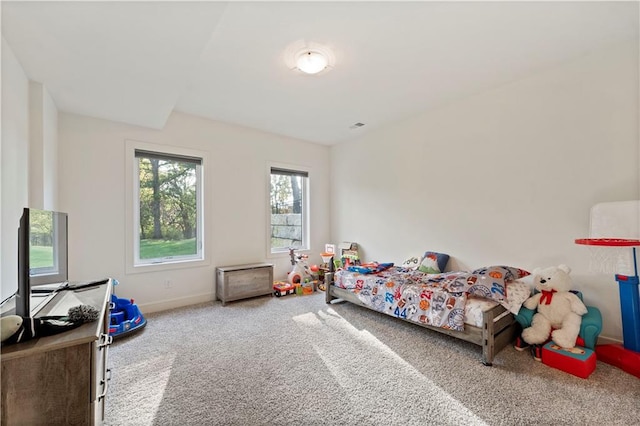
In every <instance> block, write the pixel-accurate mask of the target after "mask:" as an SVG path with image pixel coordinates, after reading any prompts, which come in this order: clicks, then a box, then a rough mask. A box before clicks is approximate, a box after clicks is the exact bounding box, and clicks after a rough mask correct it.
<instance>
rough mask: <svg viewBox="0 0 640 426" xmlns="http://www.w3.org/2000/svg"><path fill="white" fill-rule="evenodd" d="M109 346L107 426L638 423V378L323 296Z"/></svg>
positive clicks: (199, 310) (221, 312) (186, 317)
mask: <svg viewBox="0 0 640 426" xmlns="http://www.w3.org/2000/svg"><path fill="white" fill-rule="evenodd" d="M146 317H147V320H148V324H147V326H146V328H145V329H143V330H142V331H141V332H139V333H138V334H135V335H131V336H127V337H123V338H121V339H120V340H116V341H115V342H114V344H113V345H112V346H111V350H110V354H109V356H110V360H109V364H110V367H111V369H112V379H111V382H110V387H109V393H108V396H107V402H106V409H107V416H106V424H107V425H136V426H137V425H396V424H397V425H485V424H486V425H552V424H553V425H569V424H571V425H574V424H582V425H625V426H628V425H639V424H640V379H637V378H636V377H634V376H632V375H629V374H627V373H625V372H623V371H621V370H619V369H617V368H615V367H612V366H610V365H607V364H604V363H602V362H598V364H597V368H596V371H595V372H594V373H593V374H592V375H591V376H590V377H589V378H588V379H586V380H585V379H580V378H577V377H574V376H572V375H570V374H567V373H563V372H561V371H559V370H555V369H553V368H550V367H547V366H545V365H543V364H541V363H538V362H536V361H534V360H533V358H531V356H530V355H529V353H528V352H517V351H515V350H514V349H513V348H511V347H508V348H506V349H504V350H503V351H501V352H500V353H498V354H497V356H496V358H495V360H494V366H493V367H486V366H484V365H482V363H481V362H480V359H481V351H480V348H479V347H478V346H474V345H472V344H469V343H466V342H462V341H459V340H456V339H453V338H451V337H448V336H445V335H441V334H439V333H435V332H431V331H429V330H425V329H422V328H420V327H418V326H414V325H412V324H408V323H405V322H402V321H399V320H397V319H394V318H392V317H388V316H385V315H383V314H380V313H377V312H372V311H369V310H366V309H363V308H360V307H357V306H354V305H351V304H348V303H338V304H333V305H327V304H325V303H324V293H322V292H318V293H315V294H313V295H310V296H295V295H291V296H286V297H283V298H275V297H261V298H256V299H249V300H244V301H238V302H233V303H228V304H227V306H224V307H223V306H222V305H221V304H220V302H215V303H208V304H201V305H195V306H191V307H187V308H181V309H176V310H171V311H166V312H161V313H155V314H149V315H147V316H146Z"/></svg>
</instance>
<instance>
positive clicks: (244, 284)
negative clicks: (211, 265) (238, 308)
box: [216, 263, 273, 306]
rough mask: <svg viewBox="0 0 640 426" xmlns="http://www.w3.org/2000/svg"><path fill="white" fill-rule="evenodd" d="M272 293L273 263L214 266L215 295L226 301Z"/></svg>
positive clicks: (223, 303) (223, 302)
mask: <svg viewBox="0 0 640 426" xmlns="http://www.w3.org/2000/svg"><path fill="white" fill-rule="evenodd" d="M265 294H273V264H271V263H251V264H247V265H235V266H220V267H218V268H216V295H217V297H218V299H219V300H221V301H222V306H224V305H226V303H227V302H230V301H233V300H238V299H246V298H248V297H255V296H263V295H265Z"/></svg>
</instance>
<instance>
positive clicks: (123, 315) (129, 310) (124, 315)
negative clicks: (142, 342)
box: [109, 280, 147, 338]
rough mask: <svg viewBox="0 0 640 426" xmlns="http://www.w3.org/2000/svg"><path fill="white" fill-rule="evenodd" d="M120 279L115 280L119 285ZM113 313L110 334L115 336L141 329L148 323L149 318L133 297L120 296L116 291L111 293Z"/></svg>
mask: <svg viewBox="0 0 640 426" xmlns="http://www.w3.org/2000/svg"><path fill="white" fill-rule="evenodd" d="M117 284H118V280H113V285H114V286H115V285H117ZM111 303H112V308H111V315H110V321H109V335H110V336H113V337H114V338H116V337H119V336H123V335H125V334H129V333H132V332H134V331H138V330H141V329H142V328H143V327H144V326H145V325H147V320H146V319H145V318H144V316H143V315H142V312H140V309H139V308H138V305H136V304H135V303H134V302H133V299H123V298H119V297H117V296H116V295H115V290H114V293H113V294H112V295H111Z"/></svg>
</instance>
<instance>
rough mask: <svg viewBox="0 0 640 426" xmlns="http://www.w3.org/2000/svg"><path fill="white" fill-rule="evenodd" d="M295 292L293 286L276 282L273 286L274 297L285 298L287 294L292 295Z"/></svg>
mask: <svg viewBox="0 0 640 426" xmlns="http://www.w3.org/2000/svg"><path fill="white" fill-rule="evenodd" d="M295 292H296V287H295V286H294V285H293V284H289V283H285V282H278V283H275V284H274V285H273V294H274V295H275V296H276V297H280V296H286V295H287V294H293V293H295Z"/></svg>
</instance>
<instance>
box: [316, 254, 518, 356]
mask: <svg viewBox="0 0 640 426" xmlns="http://www.w3.org/2000/svg"><path fill="white" fill-rule="evenodd" d="M528 274H529V273H528V272H527V271H524V270H522V269H519V268H514V267H509V266H489V267H485V268H480V269H477V270H474V271H471V272H467V271H459V272H445V273H440V274H431V273H424V272H421V271H419V270H415V269H408V268H404V267H400V266H390V267H387V268H385V269H383V270H379V271H371V272H369V273H362V272H358V271H353V270H352V271H349V270H347V269H341V270H338V271H336V272H335V273H334V272H330V273H327V274H326V275H325V282H326V284H327V285H326V302H327V303H335V301H336V299H341V300H343V301H347V302H351V303H354V304H356V305H360V306H363V307H365V308H368V309H371V310H374V311H378V312H381V313H385V314H387V315H390V316H393V317H396V318H398V319H401V320H403V321H408V322H411V323H413V324H417V325H419V326H421V327H424V328H428V329H430V330H433V331H437V332H439V333H444V334H447V335H449V336H452V337H455V338H457V339H460V340H464V341H466V342H470V343H473V344H476V345H478V346H480V347H481V348H482V363H483V364H485V365H489V366H490V365H492V363H493V358H494V355H495V354H496V353H498V352H499V351H500V350H502V349H503V348H504V347H505V346H507V345H508V344H510V342H512V341H513V340H514V339H515V337H516V333H518V332H519V329H518V327H519V326H518V324H517V322H516V321H515V318H514V314H516V313H517V312H518V310H519V309H520V306H521V305H522V303H523V302H524V300H526V299H527V298H528V297H529V295H530V287H529V285H528V284H526V283H525V282H523V281H522V280H521V279H522V278H524V277H525V276H527V275H528Z"/></svg>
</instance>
